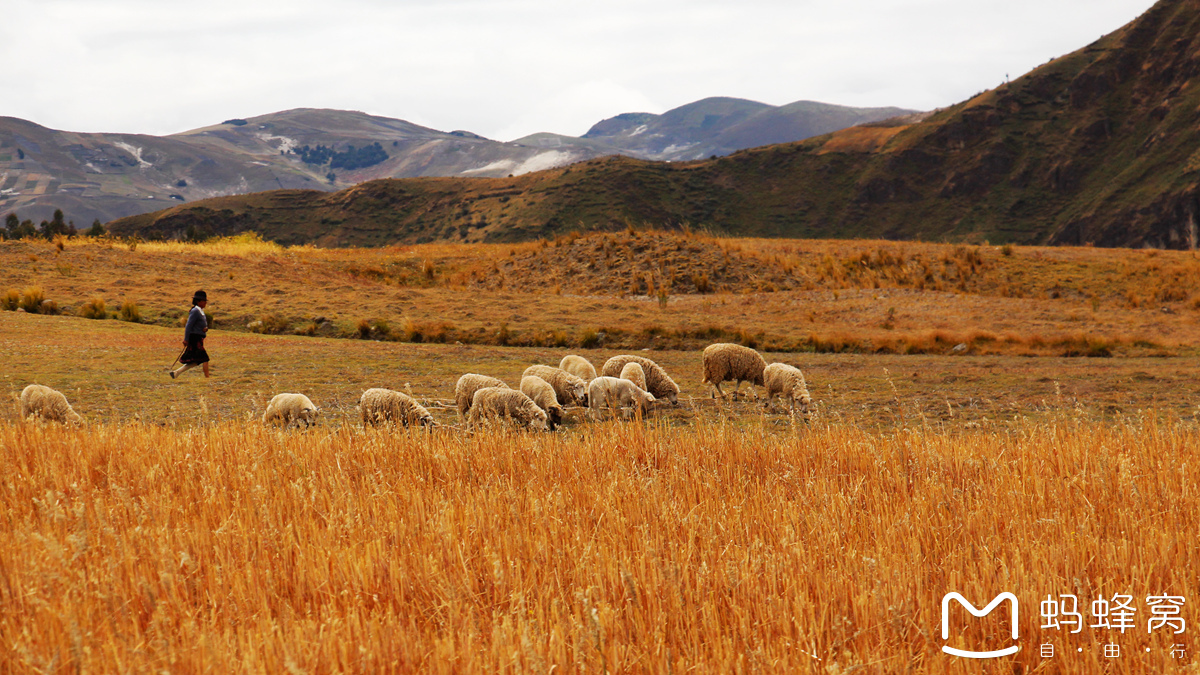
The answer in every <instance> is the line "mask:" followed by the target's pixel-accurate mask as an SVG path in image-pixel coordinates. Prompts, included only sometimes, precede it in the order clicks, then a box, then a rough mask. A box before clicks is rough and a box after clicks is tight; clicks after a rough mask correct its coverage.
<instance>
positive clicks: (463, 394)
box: [454, 373, 508, 418]
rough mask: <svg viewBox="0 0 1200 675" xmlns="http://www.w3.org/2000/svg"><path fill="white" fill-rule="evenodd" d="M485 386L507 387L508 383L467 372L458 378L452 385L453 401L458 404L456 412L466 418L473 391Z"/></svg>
mask: <svg viewBox="0 0 1200 675" xmlns="http://www.w3.org/2000/svg"><path fill="white" fill-rule="evenodd" d="M487 387H503V388H505V389H508V385H507V384H504V382H502V381H500V380H498V379H496V378H494V377H489V376H487V375H480V374H478V373H467V374H466V375H463V376H462V377H460V378H458V382H457V383H456V384H455V385H454V403H455V404H457V405H458V414H459V415H460V416H462V417H463V418H466V416H467V413H468V412H470V411H471V399H472V398H474V396H475V392H477V391H479V390H480V389H485V388H487Z"/></svg>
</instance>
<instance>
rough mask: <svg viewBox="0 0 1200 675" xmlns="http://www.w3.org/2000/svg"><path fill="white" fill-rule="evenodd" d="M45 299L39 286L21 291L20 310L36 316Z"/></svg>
mask: <svg viewBox="0 0 1200 675" xmlns="http://www.w3.org/2000/svg"><path fill="white" fill-rule="evenodd" d="M45 299H46V294H45V292H43V291H42V287H41V286H29V287H27V288H26V289H25V290H23V291H21V309H23V310H25V311H26V312H29V313H30V314H37V313H38V310H40V309H41V308H42V301H43V300H45Z"/></svg>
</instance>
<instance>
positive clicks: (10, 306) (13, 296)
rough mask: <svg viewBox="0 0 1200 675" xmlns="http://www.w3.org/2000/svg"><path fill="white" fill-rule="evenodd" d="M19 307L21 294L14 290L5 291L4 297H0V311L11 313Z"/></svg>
mask: <svg viewBox="0 0 1200 675" xmlns="http://www.w3.org/2000/svg"><path fill="white" fill-rule="evenodd" d="M20 306H21V293H20V291H18V290H17V289H15V288H10V289H8V290H7V291H5V293H4V296H3V297H0V309H4V310H5V311H9V312H11V311H13V310H15V309H16V308H18V307H20Z"/></svg>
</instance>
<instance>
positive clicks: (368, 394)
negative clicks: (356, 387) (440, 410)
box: [358, 388, 435, 427]
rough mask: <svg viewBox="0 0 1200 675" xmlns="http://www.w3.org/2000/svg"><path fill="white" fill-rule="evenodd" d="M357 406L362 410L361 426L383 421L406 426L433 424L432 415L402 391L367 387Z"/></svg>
mask: <svg viewBox="0 0 1200 675" xmlns="http://www.w3.org/2000/svg"><path fill="white" fill-rule="evenodd" d="M358 408H359V410H360V411H361V412H362V421H363V426H368V425H370V426H375V425H378V424H381V423H383V422H392V423H393V424H402V425H404V426H406V427H412V426H418V425H419V426H423V427H432V426H435V422H434V421H433V415H430V414H429V411H428V410H426V409H425V406H423V405H421V404H420V403H417V400H416V399H414V398H413V397H411V396H409V395H408V394H405V393H404V392H399V391H392V390H391V389H382V388H375V389H368V390H366V391H364V392H363V395H362V397H361V398H359V399H358Z"/></svg>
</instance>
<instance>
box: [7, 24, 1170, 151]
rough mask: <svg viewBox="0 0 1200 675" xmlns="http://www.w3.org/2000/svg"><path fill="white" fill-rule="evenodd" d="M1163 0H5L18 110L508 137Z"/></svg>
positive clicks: (1006, 39) (165, 125)
mask: <svg viewBox="0 0 1200 675" xmlns="http://www.w3.org/2000/svg"><path fill="white" fill-rule="evenodd" d="M1152 4H1153V3H1152V2H1150V1H1149V0H821V1H819V2H818V1H815V0H637V1H636V2H634V1H627V0H606V1H605V2H579V1H578V0H577V1H575V2H565V1H563V0H559V1H557V2H552V1H549V0H396V1H391V2H389V1H386V0H339V1H338V2H336V3H334V2H329V1H328V0H325V1H324V2H315V1H310V0H289V1H287V2H283V1H280V0H253V1H247V0H237V1H231V0H217V1H205V0H193V1H189V2H183V1H181V0H0V17H3V20H2V21H0V63H3V64H5V65H4V67H3V68H2V69H0V115H6V116H12V117H20V118H23V119H27V120H31V121H34V122H37V123H38V124H42V125H44V126H48V127H51V128H55V129H62V130H68V131H88V132H101V131H107V132H123V133H147V134H155V135H164V134H171V133H177V132H180V131H185V130H187V129H193V128H196V127H202V126H208V125H210V124H215V123H218V122H221V121H223V120H226V119H230V118H235V117H243V118H244V117H253V116H255V115H261V114H266V113H270V112H277V111H280V110H288V109H291V108H302V107H304V108H338V109H344V110H360V111H363V112H367V113H371V114H375V115H382V116H385V117H394V118H399V119H404V120H408V121H410V122H414V123H416V124H421V125H423V126H427V127H432V128H434V129H439V130H443V131H451V130H455V129H464V130H468V131H472V132H475V133H478V134H481V135H483V136H486V137H488V138H493V139H496V140H502V141H507V140H513V139H515V138H519V137H521V136H525V135H527V134H530V133H535V132H538V131H549V132H555V133H561V134H567V135H572V136H578V135H581V134H583V133H584V132H586V131H587V130H588V128H589V127H591V125H592V124H594V123H596V122H598V121H600V120H602V119H605V118H608V117H612V116H614V115H617V114H620V113H623V112H652V113H661V112H665V111H666V110H669V109H671V108H674V107H677V106H680V105H683V104H685V103H690V102H692V101H696V100H699V99H702V98H706V97H709V96H733V97H738V98H746V99H752V100H755V101H761V102H763V103H769V104H772V105H783V104H786V103H790V102H792V101H798V100H813V101H822V102H825V103H835V104H840V105H851V106H899V107H904V108H914V109H920V110H929V109H933V108H937V107H942V106H947V105H951V104H953V103H956V102H958V101H961V100H963V99H966V98H968V97H970V96H972V95H974V94H976V93H978V92H980V91H983V90H985V89H989V88H992V87H995V86H996V85H999V84H1001V83H1002V82H1004V80H1005V77H1006V76H1007V77H1011V78H1013V79H1015V78H1016V77H1018V76H1019V75H1021V74H1023V73H1025V72H1027V71H1029V70H1031V69H1032V68H1034V67H1036V66H1038V65H1041V64H1043V63H1045V62H1046V61H1048V60H1050V59H1052V58H1055V57H1058V56H1061V55H1063V54H1066V53H1069V52H1071V51H1074V50H1076V49H1079V48H1081V47H1083V46H1085V45H1087V44H1089V43H1091V42H1093V41H1094V40H1096V39H1097V38H1099V37H1100V36H1102V35H1104V34H1106V33H1109V32H1112V31H1113V30H1116V29H1117V28H1120V27H1121V26H1122V25H1124V24H1126V23H1128V22H1129V21H1132V20H1133V19H1135V18H1136V17H1137V16H1138V15H1139V14H1141V13H1142V12H1144V11H1145V10H1147V9H1149V7H1150V6H1151V5H1152Z"/></svg>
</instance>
